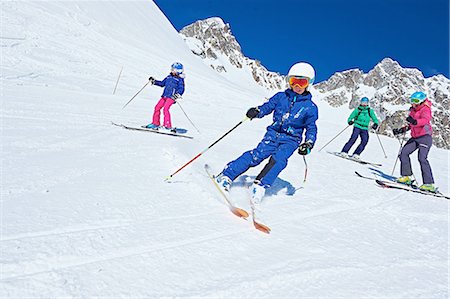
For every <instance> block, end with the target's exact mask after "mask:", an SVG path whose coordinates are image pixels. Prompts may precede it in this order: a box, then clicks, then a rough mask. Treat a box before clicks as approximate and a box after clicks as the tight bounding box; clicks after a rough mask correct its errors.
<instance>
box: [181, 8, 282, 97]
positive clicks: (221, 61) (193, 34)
mask: <svg viewBox="0 0 450 299" xmlns="http://www.w3.org/2000/svg"><path fill="white" fill-rule="evenodd" d="M180 35H181V36H182V37H183V39H184V40H185V41H186V43H187V44H188V46H189V48H190V49H191V51H192V53H194V54H195V55H197V56H198V57H200V58H201V59H203V60H204V62H205V63H206V64H207V65H209V66H211V67H212V68H213V69H215V70H216V71H217V72H219V73H222V74H223V75H224V76H225V77H229V76H232V75H230V74H229V73H231V74H233V73H236V72H238V74H240V76H241V77H246V76H245V75H244V76H242V74H247V76H251V78H253V80H254V81H255V82H256V83H258V84H259V85H260V86H263V87H265V88H267V89H272V90H280V89H283V88H285V81H284V77H283V76H281V75H280V74H278V73H275V72H270V71H268V70H267V69H266V68H265V67H264V66H263V65H262V64H261V62H260V61H258V60H254V59H251V58H248V57H246V56H244V54H243V53H242V49H241V46H240V45H239V43H238V41H237V40H236V38H235V37H234V36H233V34H232V33H231V28H230V24H225V23H224V21H223V20H222V19H221V18H218V17H214V18H208V19H205V20H199V21H196V22H195V23H193V24H190V25H188V26H186V27H184V28H183V29H181V30H180Z"/></svg>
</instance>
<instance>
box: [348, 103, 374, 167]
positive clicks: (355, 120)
mask: <svg viewBox="0 0 450 299" xmlns="http://www.w3.org/2000/svg"><path fill="white" fill-rule="evenodd" d="M370 119H372V121H373V125H372V129H374V130H376V129H377V128H378V119H377V116H376V115H375V112H374V111H373V109H370V107H369V99H368V98H367V97H363V98H362V99H361V103H360V105H359V106H358V107H356V108H355V110H353V112H352V114H350V116H349V117H348V120H347V122H348V124H349V125H353V124H354V126H353V133H352V136H351V137H350V140H349V141H347V143H346V144H345V145H344V148H343V149H342V151H341V153H340V154H341V155H342V156H344V157H348V151H349V150H350V148H351V147H352V146H353V144H355V142H356V139H358V136H361V143H360V144H359V146H358V147H357V148H356V150H355V151H354V152H353V155H352V158H354V159H359V155H361V153H362V152H363V150H364V148H365V147H366V145H367V142H369V123H370Z"/></svg>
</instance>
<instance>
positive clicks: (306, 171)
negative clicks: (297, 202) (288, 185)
mask: <svg viewBox="0 0 450 299" xmlns="http://www.w3.org/2000/svg"><path fill="white" fill-rule="evenodd" d="M303 162H305V178H304V179H303V183H305V182H306V176H307V175H308V163H306V158H305V156H303Z"/></svg>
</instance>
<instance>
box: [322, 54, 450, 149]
mask: <svg viewBox="0 0 450 299" xmlns="http://www.w3.org/2000/svg"><path fill="white" fill-rule="evenodd" d="M315 88H316V89H317V90H318V91H320V92H321V93H323V95H324V98H323V99H324V100H325V101H327V102H328V103H329V104H330V105H332V106H334V107H339V106H342V105H348V107H349V108H350V109H352V108H354V107H356V106H357V105H358V103H359V100H360V99H361V98H362V97H364V96H367V97H368V98H369V99H370V100H371V102H370V106H371V107H372V108H374V109H375V111H376V112H377V115H378V116H379V117H380V118H381V120H383V123H382V125H381V126H380V129H379V132H381V133H382V134H385V135H388V136H393V135H392V129H393V128H396V127H401V126H402V125H404V124H405V118H406V117H407V115H408V112H407V110H408V108H409V100H408V98H409V96H410V95H411V94H412V93H413V92H415V91H424V92H425V93H426V94H427V95H428V99H430V100H431V102H432V103H433V109H432V110H433V122H432V124H433V129H434V134H433V142H434V144H435V145H436V146H438V147H443V148H447V149H450V146H449V145H450V113H449V108H450V105H449V96H450V80H449V79H447V78H446V77H444V76H442V75H436V76H433V77H430V78H425V77H424V76H423V74H422V73H421V72H420V71H419V70H417V69H411V68H403V67H401V66H400V65H399V64H398V62H396V61H394V60H392V59H390V58H385V59H383V60H382V61H381V62H380V63H379V64H377V65H376V66H375V67H374V68H373V69H372V70H371V71H369V72H368V73H367V74H364V73H363V72H362V71H361V70H358V69H354V70H348V71H344V72H340V73H335V74H334V75H333V76H331V77H330V79H328V80H326V81H323V82H320V83H318V84H316V85H315Z"/></svg>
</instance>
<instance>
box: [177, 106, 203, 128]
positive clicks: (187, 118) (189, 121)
mask: <svg viewBox="0 0 450 299" xmlns="http://www.w3.org/2000/svg"><path fill="white" fill-rule="evenodd" d="M177 104H178V105H179V106H180V108H181V111H183V113H184V115H186V118H187V119H188V120H189V122H190V123H191V124H192V126H194V128H195V129H196V130H197V132H198V133H199V134H201V133H200V131H199V130H198V129H197V127H196V126H195V125H194V123H193V122H192V120H191V119H190V118H189V116H188V115H187V114H186V112H185V111H184V109H183V107H182V106H181V105H180V102H178V101H177Z"/></svg>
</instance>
